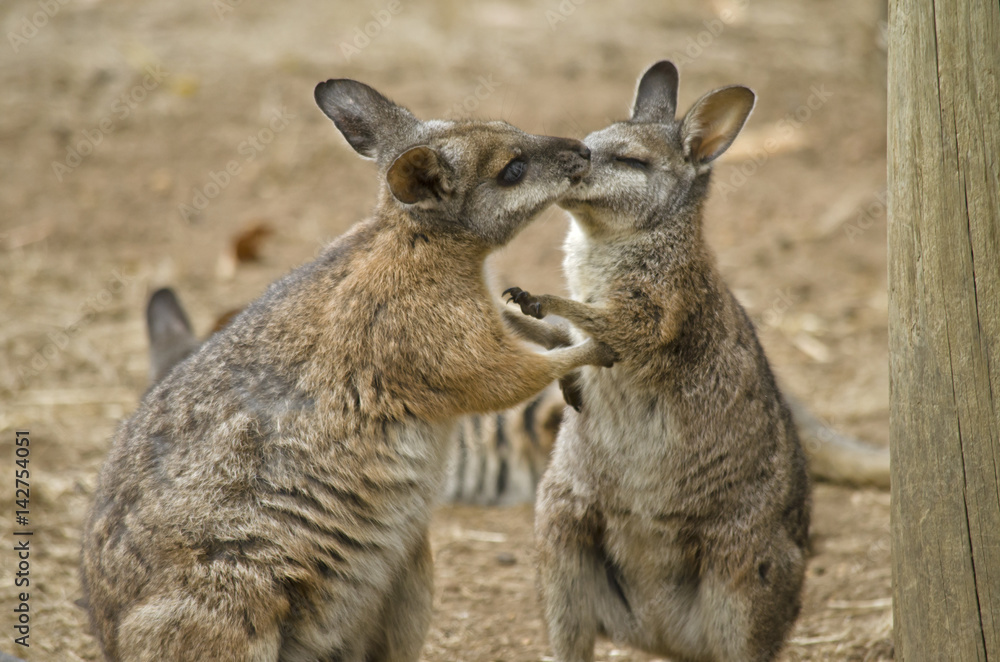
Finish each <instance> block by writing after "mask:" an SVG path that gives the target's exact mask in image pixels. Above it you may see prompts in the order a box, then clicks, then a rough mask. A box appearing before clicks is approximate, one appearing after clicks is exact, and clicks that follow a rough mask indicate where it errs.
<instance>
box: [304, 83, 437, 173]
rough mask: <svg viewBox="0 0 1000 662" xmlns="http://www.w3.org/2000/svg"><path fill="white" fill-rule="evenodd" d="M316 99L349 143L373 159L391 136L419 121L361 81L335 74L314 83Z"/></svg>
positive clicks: (412, 126) (401, 133) (402, 132)
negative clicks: (329, 78) (321, 81)
mask: <svg viewBox="0 0 1000 662" xmlns="http://www.w3.org/2000/svg"><path fill="white" fill-rule="evenodd" d="M315 97H316V103H317V104H318V105H319V107H320V110H322V111H323V112H324V113H325V114H326V116H327V117H329V118H330V119H332V120H333V123H334V124H336V125H337V128H338V129H340V132H341V133H342V134H344V138H346V139H347V142H349V143H350V144H351V147H353V148H354V150H355V151H356V152H357V153H358V154H360V155H361V156H364V157H367V158H370V159H374V158H377V157H378V154H379V152H380V151H381V150H382V149H383V148H384V147H385V146H386V145H387V143H389V142H390V141H391V140H392V138H394V137H396V136H400V135H405V134H406V133H408V132H409V131H410V130H411V129H413V128H414V127H416V126H417V125H418V124H419V123H420V121H419V120H418V119H417V118H416V117H414V116H413V113H411V112H410V111H408V110H407V109H406V108H403V107H402V106H400V105H397V104H396V103H394V102H392V101H390V100H389V99H386V98H385V97H384V96H382V95H381V94H379V93H378V92H376V91H375V90H374V89H372V88H371V87H368V86H367V85H365V84H364V83H359V82H358V81H356V80H350V79H349V78H336V79H331V80H328V81H326V82H325V83H320V84H319V85H317V86H316V92H315Z"/></svg>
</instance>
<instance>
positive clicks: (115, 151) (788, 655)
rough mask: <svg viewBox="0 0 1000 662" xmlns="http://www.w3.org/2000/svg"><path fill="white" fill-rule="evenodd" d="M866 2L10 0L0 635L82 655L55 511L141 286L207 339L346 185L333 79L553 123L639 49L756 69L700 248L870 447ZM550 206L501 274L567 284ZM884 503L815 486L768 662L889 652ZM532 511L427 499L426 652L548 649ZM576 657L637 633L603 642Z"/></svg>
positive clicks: (123, 386) (135, 333)
mask: <svg viewBox="0 0 1000 662" xmlns="http://www.w3.org/2000/svg"><path fill="white" fill-rule="evenodd" d="M46 7H48V12H49V14H52V15H51V16H50V15H49V14H46V13H45V8H46ZM881 12H882V8H881V6H880V5H879V3H877V2H875V1H874V0H841V1H838V2H834V1H832V0H817V1H816V2H810V3H800V2H794V1H792V0H711V1H709V2H700V1H698V0H677V1H674V2H669V3H651V2H643V1H641V0H629V1H626V2H617V3H599V2H596V1H594V0H590V1H589V2H588V1H586V0H561V2H558V1H557V0H543V2H540V3H529V2H527V1H523V0H522V1H517V2H511V3H501V2H483V3H462V2H458V1H457V0H440V1H438V2H423V3H417V2H415V1H413V0H393V1H392V2H388V1H387V2H382V1H381V0H374V1H372V2H367V3H350V4H348V3H337V2H323V1H321V0H297V1H295V2H287V3H263V2H256V1H250V0H246V1H244V0H214V2H208V1H198V2H195V1H193V0H176V1H175V2H170V3H141V4H140V3H132V2H126V1H124V0H69V1H67V2H65V3H63V0H59V2H57V1H56V0H52V1H51V6H49V5H46V4H45V3H40V2H38V1H37V0H14V1H11V2H5V3H4V8H3V10H2V14H3V16H2V18H0V21H2V25H3V28H4V30H3V32H4V34H5V35H7V41H8V43H7V44H4V45H3V46H0V52H2V53H3V54H2V55H0V85H2V89H3V94H2V95H0V301H2V310H3V323H2V326H0V346H2V349H3V351H2V353H0V357H2V358H0V360H2V363H0V436H2V439H3V448H4V450H3V456H2V457H0V474H2V475H0V486H2V491H0V493H2V494H3V495H5V496H4V498H3V500H2V512H3V514H4V518H5V519H4V521H5V522H7V523H8V524H7V525H6V526H5V531H4V532H3V534H2V535H3V539H4V543H3V545H2V549H3V550H5V551H0V567H2V573H0V605H2V609H0V612H2V614H3V616H2V617H0V628H2V630H0V633H2V634H0V650H2V651H7V652H10V653H16V654H18V655H19V656H22V657H26V658H27V659H29V660H96V659H98V658H99V651H98V649H97V646H96V644H95V642H94V640H93V639H92V638H91V637H90V635H89V634H87V627H86V622H85V615H84V612H83V611H82V610H81V609H80V608H79V607H77V606H76V605H75V604H74V600H77V599H78V598H80V597H81V591H80V587H79V580H78V573H77V558H78V554H79V538H80V527H81V522H82V521H83V518H84V515H85V512H86V508H87V507H88V503H89V500H90V498H91V494H92V493H93V490H94V487H95V484H96V476H97V471H98V469H99V467H100V464H101V462H102V460H103V457H104V455H105V452H106V450H107V447H108V440H109V437H110V435H111V433H112V430H113V428H114V426H115V424H116V422H117V421H118V420H119V419H121V418H122V417H123V416H125V415H126V414H128V413H129V412H130V411H131V410H133V409H134V407H135V405H136V402H137V399H138V397H139V395H140V394H141V392H142V390H143V388H144V385H145V380H146V370H147V363H146V354H145V352H146V344H145V335H144V326H143V316H142V310H143V306H144V304H145V299H146V297H147V296H148V294H149V292H150V291H151V290H152V289H153V288H155V287H158V286H161V285H166V284H169V285H173V286H175V287H176V288H177V290H178V291H179V293H180V295H181V297H182V299H183V300H184V301H185V303H186V304H187V306H188V307H189V309H190V311H191V314H192V317H193V320H194V322H195V325H196V326H197V328H198V330H199V331H200V332H207V330H208V328H209V326H210V325H211V322H212V320H213V319H214V318H215V315H216V314H217V313H219V312H220V311H223V310H226V309H228V308H232V307H235V306H240V305H242V304H244V303H246V302H247V301H248V300H250V299H252V298H253V297H255V296H256V295H257V294H259V293H260V292H261V291H262V290H263V289H264V288H265V286H266V285H267V284H268V283H269V282H270V281H271V280H273V279H274V278H276V277H277V276H279V275H280V274H282V273H283V272H285V271H287V270H288V269H290V268H291V267H293V266H295V265H298V264H300V263H302V262H304V261H306V260H308V259H310V258H311V257H312V256H313V255H315V254H316V252H317V251H318V250H319V248H320V247H321V246H322V245H323V243H324V242H325V241H327V240H328V239H330V238H332V237H335V236H336V235H338V234H339V233H341V232H342V231H343V230H344V229H345V228H347V227H348V226H349V225H350V224H352V223H353V222H355V221H356V220H358V219H361V218H362V217H364V215H365V214H366V213H367V212H368V211H369V210H370V208H371V206H372V204H373V200H374V195H375V191H376V185H377V184H376V182H375V178H374V176H373V168H372V166H371V165H370V164H367V163H363V162H361V161H360V159H359V158H358V157H357V156H356V155H355V154H354V153H353V152H352V151H351V150H350V149H349V148H348V147H347V145H346V143H345V142H344V141H343V140H342V139H341V138H340V136H339V134H338V133H337V132H336V131H335V130H334V127H333V126H332V125H331V124H330V122H329V120H327V119H326V118H325V117H323V115H322V114H321V113H320V112H319V110H318V109H317V108H316V107H315V105H314V102H313V99H312V90H313V87H314V86H315V84H316V83H317V82H318V81H320V80H325V79H326V78H330V77H353V78H358V79H361V80H363V81H366V82H368V83H371V84H372V85H374V86H376V87H377V88H379V89H380V90H382V91H384V92H386V93H387V94H389V95H391V96H392V97H393V98H395V99H396V100H397V101H400V102H402V103H404V104H406V105H407V106H409V107H410V108H411V109H412V110H413V111H414V112H416V113H417V115H418V116H420V117H423V118H432V117H440V116H457V115H472V116H476V117H494V118H502V119H506V120H508V121H510V122H512V123H514V124H516V125H518V126H520V127H522V128H524V129H526V130H528V131H531V132H536V133H550V134H556V135H569V136H574V137H582V136H584V135H585V134H586V133H587V132H589V131H592V130H595V129H599V128H601V127H602V126H604V125H605V124H607V123H608V122H609V121H610V120H613V119H621V118H623V117H624V116H626V114H627V111H628V106H629V103H630V101H631V95H632V92H633V89H634V83H635V79H636V77H637V76H638V74H639V73H640V72H641V71H642V70H643V69H644V68H645V67H646V66H648V65H649V64H651V63H652V62H654V61H656V60H658V59H662V58H664V57H668V58H671V59H673V60H674V61H675V62H676V63H677V64H678V65H679V68H680V71H681V91H680V106H681V108H682V109H685V108H687V107H688V106H689V105H690V104H691V103H692V102H693V101H694V100H695V99H697V98H698V97H699V96H700V95H701V94H703V93H705V92H707V91H708V90H710V89H712V88H714V87H716V86H719V85H724V84H728V83H735V82H739V83H743V84H747V85H749V86H751V87H753V88H754V89H755V90H756V92H757V94H758V96H759V100H758V105H757V108H756V110H755V112H754V115H753V116H752V118H751V120H750V122H749V124H748V126H747V129H746V131H745V132H744V134H743V135H742V136H741V137H740V138H739V139H738V140H737V142H736V144H735V145H734V146H733V149H732V150H731V152H730V154H728V155H727V156H726V157H725V158H724V159H723V160H722V162H721V163H720V164H719V165H718V167H717V169H716V173H715V179H714V192H713V198H712V200H711V202H710V204H709V208H708V214H707V221H706V227H707V232H708V235H709V239H710V242H711V244H712V246H713V247H714V249H715V250H716V251H717V254H718V259H719V262H720V265H721V267H722V270H723V272H724V274H725V275H726V277H727V278H728V280H729V283H730V285H731V287H732V288H733V289H734V290H735V291H736V292H737V295H738V296H739V297H740V299H741V300H742V301H743V302H744V303H745V305H746V306H747V309H748V310H749V311H750V313H751V315H752V316H753V317H754V319H755V320H757V322H758V325H759V327H760V332H761V336H762V340H763V343H764V345H765V348H766V349H767V351H768V354H769V356H770V358H771V361H772V363H773V365H774V367H775V369H776V372H777V373H778V375H779V378H780V379H781V381H782V382H783V384H784V385H785V387H786V388H787V390H789V391H790V392H792V393H795V394H797V395H798V396H800V397H802V398H803V399H804V400H806V401H807V402H809V403H810V406H811V407H813V409H814V410H815V411H816V412H817V413H818V414H819V415H820V416H821V417H822V418H824V419H825V420H827V421H829V422H831V423H832V424H834V425H836V426H837V427H840V428H842V429H844V430H846V431H849V432H851V433H853V434H856V435H858V436H862V437H864V438H867V439H869V440H871V441H872V442H873V443H876V444H883V445H884V444H885V443H886V442H887V437H888V424H887V418H888V413H887V412H888V369H887V349H886V346H887V333H886V323H887V313H886V302H887V296H886V268H885V252H886V251H885V248H886V246H885V213H884V211H885V205H884V190H885V145H886V138H885V55H884V51H883V50H882V49H881V47H880V40H881V29H882V28H881V27H880V26H881V23H880V21H881V19H882V14H881ZM379 19H381V20H382V22H383V23H384V25H379V24H377V21H378V20H379ZM39 26H40V27H39ZM366 29H367V30H368V32H369V33H370V34H372V35H373V36H368V35H365V34H364V31H365V30H366ZM12 35H13V36H12ZM230 162H235V164H236V166H238V168H234V169H233V170H234V171H236V172H235V174H231V173H226V172H225V171H226V168H227V165H230ZM199 196H204V197H199ZM202 203H204V204H202ZM182 205H186V206H187V207H190V208H191V209H190V210H189V209H186V208H185V207H182ZM196 207H203V209H201V210H200V211H197V213H192V210H194V209H195V208H196ZM259 221H265V222H267V223H269V224H270V225H271V226H272V227H273V228H274V230H275V234H274V236H273V237H271V238H270V239H269V240H268V241H267V242H266V243H265V244H264V245H263V255H262V258H261V260H260V261H259V262H256V263H249V264H240V265H236V266H234V264H233V263H232V261H231V260H230V259H229V258H228V257H227V255H228V251H229V247H230V244H231V238H232V236H233V235H235V234H236V233H238V232H240V231H241V230H242V229H244V228H246V227H247V226H248V225H251V224H253V223H256V222H259ZM565 226H566V222H565V220H564V217H563V215H562V213H561V212H559V211H558V210H555V209H553V210H549V211H548V212H547V213H546V214H545V215H544V216H543V217H542V218H541V220H539V221H538V222H537V223H536V224H534V225H533V226H532V227H531V228H529V229H528V230H527V231H525V232H524V234H523V235H521V236H520V237H519V238H518V239H517V240H516V241H515V242H514V243H513V244H512V245H511V246H510V247H509V248H507V249H506V250H504V251H503V252H502V253H501V254H499V255H497V256H496V257H495V258H494V259H493V261H492V267H493V271H494V273H495V277H496V283H497V288H496V289H497V292H499V291H500V290H501V289H503V287H505V286H507V285H510V284H514V283H516V284H517V285H520V286H521V287H524V288H525V289H528V290H530V291H546V290H547V291H561V290H562V287H563V286H562V277H561V268H560V260H561V253H560V242H561V236H562V235H563V233H564V231H565ZM15 430H29V431H30V440H31V445H30V470H31V476H30V483H31V492H30V504H29V506H30V507H29V511H30V515H29V524H28V526H27V529H28V530H31V531H33V536H32V537H31V538H30V550H31V551H30V582H31V583H30V600H29V603H30V626H31V630H30V640H29V641H30V644H31V645H30V648H27V649H25V648H23V647H21V646H17V645H16V644H15V643H14V641H13V638H14V637H15V636H16V633H15V631H14V629H13V626H14V621H15V619H14V617H15V615H16V614H15V613H14V611H13V609H14V608H15V607H17V605H18V604H19V600H18V593H19V592H21V591H22V590H23V589H17V588H15V585H14V580H15V573H16V572H17V559H16V557H15V553H14V552H13V551H11V549H12V546H13V545H14V544H15V538H14V537H13V535H12V532H13V530H15V529H16V530H24V527H22V526H15V525H14V520H13V517H14V510H15V504H14V495H15V492H14V473H13V472H14V468H15V467H14V460H15V454H14V453H15V452H14V439H15ZM888 519H889V497H888V494H887V493H884V492H878V491H856V490H850V489H846V488H840V487H833V486H827V485H818V486H816V489H815V493H814V514H813V522H814V528H813V548H814V556H813V557H812V559H811V561H810V565H809V570H808V579H807V583H806V588H805V607H804V610H803V613H802V616H801V618H800V619H799V621H798V623H797V626H796V628H795V630H794V632H793V633H792V636H791V640H790V642H789V644H788V646H787V649H786V651H785V653H784V654H783V656H782V660H786V661H792V660H883V659H891V657H892V645H891V627H892V622H891V621H892V616H891V606H890V599H889V598H890V593H891V591H890V565H889V545H888ZM531 531H532V512H531V508H530V507H527V506H524V507H516V508H506V509H483V508H471V507H442V508H441V509H440V511H439V512H438V514H437V518H436V522H435V524H434V529H433V542H434V548H435V554H436V572H437V584H436V595H435V600H436V612H435V615H434V620H433V624H432V627H431V631H430V634H429V636H428V640H427V645H426V648H425V652H424V659H426V660H456V661H466V660H468V661H470V662H487V661H489V662H492V661H496V660H505V661H509V662H514V661H521V660H524V661H527V660H540V659H545V656H546V655H548V654H549V651H548V648H547V644H546V639H545V635H544V632H543V624H542V621H541V617H540V613H539V610H538V607H537V603H536V599H535V595H534V587H533V581H534V571H533V568H532V564H533V558H532V556H533V552H532V532H531ZM22 539H23V538H18V539H17V540H22ZM512 560H513V563H512V562H511V561H512ZM598 659H600V660H649V659H651V658H649V657H646V656H643V655H641V654H638V653H636V652H634V651H630V650H620V649H617V648H615V647H614V646H612V645H611V644H608V643H601V644H600V647H599V655H598Z"/></svg>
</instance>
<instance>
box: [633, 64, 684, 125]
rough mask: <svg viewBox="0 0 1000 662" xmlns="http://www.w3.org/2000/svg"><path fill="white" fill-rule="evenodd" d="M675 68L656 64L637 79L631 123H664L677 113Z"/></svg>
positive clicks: (676, 75) (676, 76)
mask: <svg viewBox="0 0 1000 662" xmlns="http://www.w3.org/2000/svg"><path fill="white" fill-rule="evenodd" d="M677 79H678V74H677V67H675V66H674V63H673V62H671V61H669V60H661V61H660V62H657V63H656V64H654V65H653V66H651V67H650V68H649V69H647V70H646V73H644V74H643V75H642V77H641V78H640V79H639V87H638V88H637V89H636V92H635V103H634V104H633V106H632V121H633V122H666V121H668V120H672V119H674V115H675V114H676V113H677Z"/></svg>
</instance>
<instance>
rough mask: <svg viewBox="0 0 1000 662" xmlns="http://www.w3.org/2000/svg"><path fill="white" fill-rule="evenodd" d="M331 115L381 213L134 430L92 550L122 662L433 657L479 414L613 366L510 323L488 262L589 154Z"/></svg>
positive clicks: (259, 308) (377, 97)
mask: <svg viewBox="0 0 1000 662" xmlns="http://www.w3.org/2000/svg"><path fill="white" fill-rule="evenodd" d="M316 101H317V102H318V104H319V106H320V108H321V109H322V110H323V112H324V113H325V114H326V115H327V116H329V117H330V118H331V119H332V120H333V121H334V123H335V124H336V126H337V128H338V129H339V130H340V131H341V133H342V134H343V135H344V137H345V138H346V139H347V141H348V142H349V143H350V145H351V146H352V147H353V148H354V149H355V150H356V151H358V152H359V153H360V154H361V155H362V156H365V157H368V158H372V159H374V160H375V162H376V164H377V167H378V173H379V177H380V179H381V181H383V182H384V183H385V185H384V186H383V187H382V189H381V191H380V194H379V200H378V204H377V207H376V209H375V212H374V214H373V217H372V218H371V219H369V220H366V221H363V222H361V223H359V224H358V225H356V226H355V227H354V228H352V229H351V230H349V231H348V232H347V233H346V234H345V235H343V236H342V237H340V238H339V239H338V240H336V241H335V242H333V244H332V245H330V246H329V247H328V248H327V249H326V250H325V251H324V252H323V253H322V254H321V255H320V257H319V258H318V259H316V260H315V261H313V262H312V263H310V264H307V265H306V266H304V267H301V268H299V269H297V270H296V271H293V272H292V273H291V274H289V275H288V276H286V277H284V278H282V279H281V280H279V281H277V282H276V283H274V284H273V285H271V287H270V288H269V289H268V291H267V292H266V293H265V294H264V295H263V296H262V297H261V298H260V299H258V300H257V301H255V302H254V303H252V304H251V305H250V306H249V307H248V308H247V309H246V310H245V311H243V312H242V313H241V314H240V315H239V316H238V317H236V318H235V319H234V320H233V321H232V322H230V323H229V324H228V325H227V326H226V327H225V328H224V329H222V330H221V331H220V332H219V333H217V334H215V335H214V336H212V338H211V339H210V340H208V341H207V342H206V343H204V344H203V345H202V346H201V347H200V348H199V349H198V350H197V351H196V352H195V353H194V354H193V355H192V356H190V357H188V358H187V359H186V360H185V361H184V362H183V363H180V364H178V365H177V366H175V367H174V368H173V369H172V370H170V371H169V373H168V374H167V375H166V376H165V377H163V379H162V380H161V381H160V382H158V383H157V384H155V385H154V386H153V387H152V388H151V389H150V390H149V392H148V393H147V394H146V395H145V397H144V398H143V399H142V402H141V403H140V405H139V409H138V411H137V412H136V413H135V414H134V415H132V416H131V417H130V418H129V419H127V420H126V421H125V422H124V423H123V424H122V425H121V427H120V428H119V430H118V432H117V434H116V436H115V439H114V441H113V443H112V447H111V450H110V454H109V457H108V460H107V462H106V463H105V465H104V468H103V470H102V472H101V478H100V484H99V487H98V489H97V493H96V498H95V503H94V506H93V509H92V511H91V513H90V516H89V519H88V521H87V523H86V526H85V530H84V535H83V559H82V565H83V584H84V589H85V593H86V596H87V602H88V609H89V612H90V618H91V622H92V625H93V628H94V630H95V633H96V635H97V637H98V639H99V640H100V643H101V646H102V648H103V650H104V653H105V655H106V656H107V657H108V658H109V659H111V660H254V661H260V660H269V661H271V660H285V661H292V660H338V661H341V662H368V661H371V662H374V661H376V660H380V661H397V660H416V659H417V658H418V657H419V654H420V650H421V647H422V644H423V640H424V636H425V634H426V630H427V626H428V620H429V617H430V605H431V593H432V591H431V581H432V567H431V566H432V563H431V554H430V548H429V546H428V539H427V532H428V531H427V530H428V524H429V520H430V510H431V505H432V503H433V501H434V499H435V498H436V497H437V495H438V494H439V492H440V490H441V484H442V482H443V480H444V473H445V469H446V464H447V454H448V446H449V444H448V440H449V439H450V437H451V434H452V430H453V427H454V421H455V420H456V418H457V417H459V416H461V415H463V414H467V413H470V412H484V411H493V410H500V409H504V408H507V407H511V406H513V405H515V404H516V403H518V402H520V401H522V400H524V399H526V398H527V397H529V396H531V395H532V394H534V393H536V392H538V391H540V390H541V389H542V388H544V387H545V386H546V385H547V384H549V383H550V382H552V381H553V380H554V379H556V378H558V377H559V376H560V375H562V374H564V373H565V372H567V371H569V370H571V369H574V368H577V367H580V366H582V365H584V364H602V365H603V364H609V363H610V361H611V360H612V359H613V353H611V352H610V350H608V349H607V348H606V347H604V346H602V345H600V344H598V343H596V342H594V341H586V342H583V343H581V344H580V345H577V346H574V347H570V348H565V349H558V350H554V351H551V352H548V353H544V354H542V353H538V352H535V351H533V350H531V349H530V348H529V347H528V346H527V345H526V344H523V343H522V341H520V340H518V339H516V338H515V337H513V336H511V335H510V334H509V333H508V332H507V331H506V329H505V327H504V324H503V322H502V320H501V316H500V314H499V311H498V308H497V306H496V305H495V303H494V300H493V299H492V298H491V297H490V295H489V293H488V291H487V287H486V284H485V282H484V275H483V263H484V260H485V258H486V256H487V255H488V254H489V253H490V252H491V251H492V250H494V249H495V248H497V247H499V246H502V245H503V244H505V243H507V242H508V241H509V240H510V239H511V238H512V237H513V236H514V235H515V234H516V233H517V232H518V230H520V229H521V228H522V227H523V226H524V225H525V224H526V223H527V222H528V221H530V220H531V219H532V218H533V217H534V216H536V215H537V214H538V212H540V211H541V210H543V209H544V208H545V207H546V206H547V205H548V204H550V203H551V202H552V201H553V200H555V199H556V197H558V196H559V195H560V194H562V193H563V192H565V191H566V190H567V188H568V187H569V186H570V184H571V183H572V182H575V181H578V180H579V179H580V178H581V177H582V176H584V175H585V174H586V173H587V171H588V170H589V150H588V149H587V148H586V147H585V146H584V145H583V144H582V143H580V142H579V141H576V140H568V139H562V138H551V137H544V136H534V135H529V134H526V133H523V132H522V131H519V130H518V129H516V128H514V127H512V126H510V125H508V124H506V123H503V122H473V121H455V122H452V121H448V122H445V121H430V122H421V121H420V120H418V119H417V118H416V117H414V116H413V115H412V114H411V113H410V112H409V111H408V110H406V109H405V108H402V107H400V106H398V105H396V104H395V103H393V102H391V101H389V100H388V99H386V98H385V97H383V96H382V95H381V94H379V93H378V92H376V91H375V90H373V89H372V88H370V87H368V86H366V85H364V84H362V83H358V82H356V81H352V80H330V81H327V82H325V83H322V84H320V85H319V86H318V87H317V88H316Z"/></svg>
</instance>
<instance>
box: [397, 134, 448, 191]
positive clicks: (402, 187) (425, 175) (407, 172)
mask: <svg viewBox="0 0 1000 662" xmlns="http://www.w3.org/2000/svg"><path fill="white" fill-rule="evenodd" d="M385 179H386V182H387V183H388V184H389V190H390V191H392V194H393V195H394V196H395V197H396V199H397V200H399V201H400V202H402V203H404V204H408V205H415V204H420V203H425V204H428V203H430V204H432V203H433V202H435V201H437V200H440V199H441V198H443V197H446V196H447V195H448V194H450V193H451V191H452V185H451V180H450V178H449V176H448V170H447V166H446V164H445V161H444V157H442V156H441V155H440V154H439V153H438V152H437V151H436V150H434V149H433V148H432V147H428V146H427V145H420V146H419V147H411V148H410V149H408V150H406V151H405V152H403V153H402V154H400V155H399V157H398V158H397V159H396V160H395V161H393V162H392V165H391V166H389V171H388V172H387V173H386V175H385Z"/></svg>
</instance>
